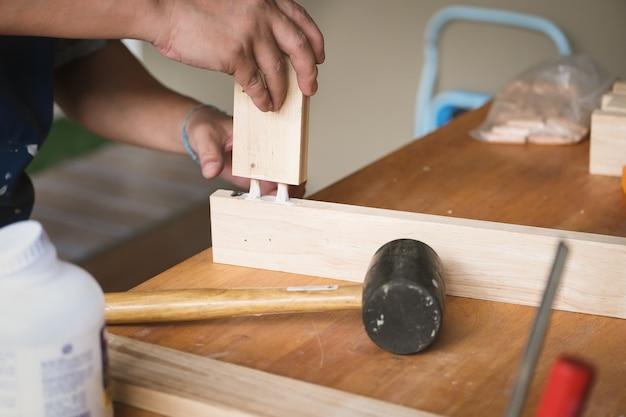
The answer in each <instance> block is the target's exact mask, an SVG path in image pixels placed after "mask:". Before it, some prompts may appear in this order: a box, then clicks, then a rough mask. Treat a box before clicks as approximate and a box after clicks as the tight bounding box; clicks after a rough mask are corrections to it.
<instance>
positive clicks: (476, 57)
mask: <svg viewBox="0 0 626 417" xmlns="http://www.w3.org/2000/svg"><path fill="white" fill-rule="evenodd" d="M302 4H303V5H304V6H305V7H306V8H307V9H308V10H309V12H310V13H311V15H312V16H313V17H314V18H315V19H316V21H317V22H318V24H319V26H320V27H321V28H322V31H323V32H324V34H325V37H326V57H327V58H326V63H325V64H324V65H323V66H322V67H321V68H320V78H319V82H320V91H319V93H318V94H317V95H316V96H315V97H314V98H313V100H312V102H311V115H310V152H309V178H310V179H309V185H308V191H309V192H313V191H315V190H318V189H320V188H322V187H324V186H326V185H328V184H330V183H332V182H334V181H336V180H338V179H340V178H342V177H343V176H345V175H347V174H349V173H351V172H353V171H355V170H357V169H358V168H360V167H362V166H364V165H366V164H368V163H370V162H372V161H373V160H376V159H378V158H380V157H381V156H383V155H385V154H387V153H389V152H390V151H391V150H393V149H396V148H398V147H399V146H401V145H403V144H405V143H406V142H408V141H409V140H411V130H412V120H413V113H414V98H415V92H416V89H417V84H418V79H419V73H420V67H421V63H422V58H421V50H422V33H423V29H424V25H425V23H426V21H427V20H428V18H429V17H430V16H431V15H432V14H433V13H434V12H435V11H437V10H438V9H439V8H441V7H444V6H446V5H450V4H454V2H451V1H442V0H440V1H436V0H420V1H418V0H388V1H383V0H302ZM465 4H472V5H480V6H489V7H498V8H503V9H508V10H515V11H521V12H526V13H532V14H538V15H542V16H544V17H547V18H548V19H551V20H552V21H554V22H555V23H556V24H557V25H558V26H560V27H561V29H563V30H564V32H565V33H566V34H567V35H568V37H569V39H570V41H571V43H572V45H573V47H574V49H575V50H576V51H577V52H585V53H588V54H590V55H592V56H593V57H594V58H596V59H597V60H598V61H599V62H600V63H601V64H603V65H604V66H605V67H606V68H607V69H608V70H609V71H610V72H612V73H613V74H615V75H622V76H626V52H625V51H624V43H625V41H626V25H624V24H623V21H624V19H625V18H626V1H623V0H601V1H590V0H544V1H541V0H526V1H521V0H501V1H496V0H472V1H467V2H465ZM441 49H442V62H441V65H442V66H441V83H440V85H441V87H443V88H451V87H463V88H470V89H479V90H484V91H489V92H495V91H497V89H498V88H499V87H500V86H501V85H502V84H503V83H505V82H506V80H508V79H509V78H510V77H512V76H514V75H515V74H516V73H518V72H520V71H522V70H523V69H524V68H526V67H528V66H529V65H532V64H534V63H536V62H538V61H540V60H542V59H544V58H546V57H549V56H551V55H553V54H555V53H556V52H555V49H554V47H553V46H552V45H551V44H550V42H549V41H548V40H547V39H546V38H543V37H542V36H540V35H536V34H532V33H526V32H523V31H520V30H516V29H509V28H502V27H492V26H484V25H478V24H471V23H456V24H453V25H451V26H450V27H448V28H447V30H446V31H445V35H444V37H443V40H442V42H441ZM144 61H145V62H146V64H147V66H148V68H149V69H150V70H151V71H152V72H153V73H154V74H155V75H156V76H157V77H158V78H159V79H161V80H162V81H163V82H165V83H166V84H167V85H169V86H171V87H172V88H174V89H177V90H179V91H181V92H184V93H186V94H189V95H191V96H194V97H197V98H198V99H201V100H204V101H208V102H211V103H213V104H215V105H217V106H218V107H221V108H223V109H225V110H227V111H229V112H230V111H232V80H231V79H230V77H228V76H225V75H222V74H216V73H208V72H205V71H200V70H197V69H192V68H187V67H184V66H182V65H179V64H176V63H173V62H169V61H167V60H166V59H165V58H162V57H160V56H159V55H158V54H157V53H156V52H155V51H154V50H152V48H150V47H148V48H146V50H145V51H144Z"/></svg>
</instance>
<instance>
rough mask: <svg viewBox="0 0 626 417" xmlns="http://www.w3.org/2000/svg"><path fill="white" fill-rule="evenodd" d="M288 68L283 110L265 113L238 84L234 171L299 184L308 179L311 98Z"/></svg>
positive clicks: (234, 126)
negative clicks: (299, 86)
mask: <svg viewBox="0 0 626 417" xmlns="http://www.w3.org/2000/svg"><path fill="white" fill-rule="evenodd" d="M288 67H289V71H288V73H289V85H288V89H287V96H286V98H285V102H284V103H283V105H282V107H281V108H280V110H278V111H276V112H267V113H263V112H262V111H260V110H259V109H258V108H257V107H256V106H255V105H254V103H253V102H252V100H251V99H250V97H249V96H248V95H247V94H246V93H245V92H244V91H243V89H242V88H241V86H240V85H239V84H238V83H235V101H234V112H233V174H234V175H237V176H240V177H247V178H254V179H258V180H267V181H273V182H278V183H284V184H292V185H298V184H302V183H303V182H304V181H306V179H307V148H308V118H309V117H308V115H309V98H308V97H306V96H304V95H303V94H302V92H301V91H300V88H298V82H297V80H296V73H295V71H294V70H293V68H292V66H291V65H288Z"/></svg>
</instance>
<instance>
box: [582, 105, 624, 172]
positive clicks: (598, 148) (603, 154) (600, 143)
mask: <svg viewBox="0 0 626 417" xmlns="http://www.w3.org/2000/svg"><path fill="white" fill-rule="evenodd" d="M624 165H626V114H620V113H616V112H610V111H604V110H596V111H594V112H593V114H592V116H591V146H590V150H589V172H590V173H592V174H599V175H611V176H616V177H619V176H620V175H622V167H623V166H624Z"/></svg>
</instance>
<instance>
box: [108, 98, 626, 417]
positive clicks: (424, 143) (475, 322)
mask: <svg viewBox="0 0 626 417" xmlns="http://www.w3.org/2000/svg"><path fill="white" fill-rule="evenodd" d="M484 116H485V110H484V109H482V110H478V111H475V112H470V113H468V114H466V115H464V116H461V117H460V118H459V119H457V120H455V121H454V122H453V123H452V124H451V125H448V126H446V127H444V128H443V129H440V130H438V131H436V132H434V133H433V134H431V135H430V136H429V137H427V138H425V139H423V140H419V141H415V142H413V143H411V144H409V145H407V146H406V147H404V148H402V149H400V150H398V151H397V152H394V153H392V154H390V155H389V156H387V157H385V158H383V159H381V160H379V161H377V162H375V163H374V164H372V165H370V166H368V167H366V168H364V169H362V170H360V171H359V172H357V173H355V174H354V175H351V176H350V177H348V178H346V179H344V180H341V181H339V182H338V183H336V184H334V185H332V186H330V187H328V188H327V189H325V190H323V191H321V192H319V193H317V194H316V195H314V196H313V198H314V199H318V200H324V201H335V202H340V203H347V204H356V205H364V206H370V207H381V208H389V209H395V210H403V211H416V212H423V213H430V214H439V215H444V216H445V215H447V216H457V217H466V218H474V219H481V220H490V221H498V222H505V223H517V224H524V225H531V226H539V227H550V228H560V229H566V230H577V231H583V232H591V233H601V234H609V235H615V236H622V237H626V196H624V195H623V193H622V192H621V191H620V184H619V178H613V177H604V176H591V175H589V174H588V173H587V166H588V149H589V144H588V142H584V143H582V144H580V145H574V146H562V147H560V146H559V147H553V146H550V147H548V146H546V147H542V146H539V145H535V146H528V145H526V146H520V145H493V144H483V143H480V142H477V141H475V140H472V139H470V138H469V136H468V132H469V131H470V130H471V129H473V128H475V127H476V126H477V125H478V124H479V123H480V122H481V121H482V119H483V118H484ZM381 140H384V137H383V135H382V134H381ZM476 244H480V242H476ZM330 282H333V281H332V280H328V279H321V278H314V277H307V276H301V275H295V274H288V273H279V272H271V271H265V270H256V269H249V268H243V267H234V266H227V265H218V264H213V263H212V258H211V251H210V250H209V251H205V252H202V253H200V254H198V255H197V256H195V257H193V258H191V259H189V260H187V261H185V262H183V263H182V264H180V265H178V266H176V267H174V268H172V269H170V270H168V271H166V272H164V273H162V274H160V275H159V276H157V277H155V278H154V279H152V280H150V281H148V282H146V283H144V284H142V285H141V286H140V287H139V288H141V289H144V290H147V289H180V288H206V287H217V288H219V287H222V288H227V287H239V288H242V287H253V286H257V287H264V286H265V287H270V286H283V285H305V284H322V283H330ZM447 302H448V305H447V310H446V317H445V319H444V325H443V329H442V333H441V339H440V340H439V341H438V343H436V344H435V345H433V346H432V348H431V349H428V350H427V351H425V352H423V353H421V354H418V355H415V356H396V355H392V354H389V353H386V352H383V351H381V350H380V349H378V348H377V347H376V346H374V345H373V344H372V343H371V342H370V341H369V339H368V337H367V335H366V334H365V331H364V330H363V329H362V327H361V323H360V320H361V318H360V314H359V313H358V312H356V311H351V312H333V313H323V314H300V315H293V316H264V317H249V318H229V319H220V320H214V321H207V322H196V323H185V324H168V325H150V326H116V327H110V328H109V331H111V332H113V333H116V334H122V335H126V336H130V337H134V338H137V339H140V340H143V341H147V342H151V343H158V344H160V345H163V346H168V347H172V348H175V349H179V350H183V351H186V352H190V353H195V354H198V355H202V356H205V357H212V358H215V359H220V360H223V361H226V362H231V363H235V364H240V365H244V366H249V367H252V368H255V369H260V370H265V371H268V372H272V373H275V374H278V375H283V376H288V377H292V378H296V379H300V380H304V381H307V382H313V383H316V384H320V385H324V386H328V387H333V388H338V389H341V390H345V391H349V392H352V393H356V394H360V395H365V396H369V397H373V398H377V399H382V400H386V401H391V402H394V403H397V404H400V405H405V406H408V407H413V408H418V409H421V410H425V411H428V412H432V413H435V414H441V415H445V416H450V417H457V416H458V417H461V416H464V417H473V416H476V417H492V416H494V417H495V416H500V415H501V414H502V412H503V410H504V407H505V404H506V399H507V395H508V393H509V390H510V387H511V383H512V381H513V378H514V376H515V372H516V369H517V365H518V362H519V359H520V355H521V351H522V349H523V346H524V344H525V342H526V339H527V336H528V331H529V328H530V325H531V322H532V318H533V316H534V313H535V309H534V308H531V307H524V306H519V305H511V304H503V303H497V302H490V301H479V300H471V299H466V298H460V297H448V300H447ZM624 346H626V320H621V319H614V318H606V317H599V316H593V315H585V314H578V313H568V312H561V311H557V312H555V313H554V315H553V317H552V322H551V327H550V330H549V332H548V336H547V340H546V344H545V346H544V351H543V354H542V356H541V358H540V361H539V364H538V369H537V372H536V375H535V379H534V382H533V386H532V388H531V391H530V397H529V401H528V407H527V409H526V412H525V414H524V415H525V416H526V417H530V416H532V415H533V410H534V407H535V406H536V404H537V401H538V398H539V395H540V393H541V386H542V385H543V382H544V381H545V378H546V376H547V371H548V369H549V367H550V365H551V364H552V362H553V361H554V359H555V358H556V356H557V355H558V354H560V353H563V352H567V353H571V354H577V355H579V356H581V357H583V358H585V359H587V360H588V361H590V362H592V363H593V364H594V365H595V366H596V368H597V381H596V385H595V386H594V389H593V391H592V392H591V397H590V401H589V406H588V408H587V411H586V413H585V415H586V416H593V417H619V416H621V415H622V414H626V390H625V389H624V381H626V349H624ZM116 416H117V417H153V416H155V414H150V413H147V412H143V411H137V410H135V409H131V408H129V407H123V406H120V407H118V410H117V414H116Z"/></svg>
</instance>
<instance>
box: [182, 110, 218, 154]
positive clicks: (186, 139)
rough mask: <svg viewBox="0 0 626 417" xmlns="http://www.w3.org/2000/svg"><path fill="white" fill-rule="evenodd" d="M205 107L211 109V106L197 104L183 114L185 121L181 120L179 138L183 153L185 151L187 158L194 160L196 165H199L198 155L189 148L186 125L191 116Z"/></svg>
mask: <svg viewBox="0 0 626 417" xmlns="http://www.w3.org/2000/svg"><path fill="white" fill-rule="evenodd" d="M205 107H212V106H210V105H209V104H198V105H196V106H194V107H192V108H191V110H189V111H188V112H187V114H185V119H184V120H183V127H182V129H181V131H180V136H181V138H182V141H183V147H184V148H185V151H187V154H188V155H189V157H190V158H191V159H192V160H194V161H195V162H196V163H200V162H199V159H198V154H196V152H195V151H194V150H193V149H192V148H191V145H190V144H189V135H188V134H187V125H188V124H189V119H191V116H193V114H194V113H195V112H197V111H198V110H200V109H203V108H205Z"/></svg>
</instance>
